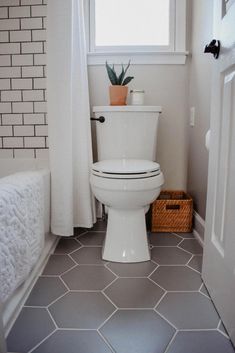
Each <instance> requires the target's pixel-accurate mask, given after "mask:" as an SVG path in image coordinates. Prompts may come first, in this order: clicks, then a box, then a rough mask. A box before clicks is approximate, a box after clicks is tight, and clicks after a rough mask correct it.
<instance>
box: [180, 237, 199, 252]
mask: <svg viewBox="0 0 235 353" xmlns="http://www.w3.org/2000/svg"><path fill="white" fill-rule="evenodd" d="M179 247H180V248H182V249H184V250H187V251H189V252H190V253H192V254H193V255H198V254H202V246H201V245H200V244H199V242H198V241H197V239H184V240H183V241H182V243H181V244H180V245H179Z"/></svg>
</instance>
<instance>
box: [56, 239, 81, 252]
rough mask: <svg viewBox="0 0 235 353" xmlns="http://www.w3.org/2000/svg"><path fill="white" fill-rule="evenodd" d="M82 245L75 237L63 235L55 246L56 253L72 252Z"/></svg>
mask: <svg viewBox="0 0 235 353" xmlns="http://www.w3.org/2000/svg"><path fill="white" fill-rule="evenodd" d="M80 247H81V244H79V242H78V241H77V240H76V239H74V238H71V239H70V238H68V237H62V238H61V239H60V241H59V243H58V245H57V247H56V248H55V251H54V254H70V253H71V252H72V251H74V250H77V249H79V248H80Z"/></svg>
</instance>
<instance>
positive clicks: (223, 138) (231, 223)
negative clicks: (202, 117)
mask: <svg viewBox="0 0 235 353" xmlns="http://www.w3.org/2000/svg"><path fill="white" fill-rule="evenodd" d="M214 3H215V11H214V20H215V21H214V24H215V35H214V36H215V39H217V40H220V41H221V52H220V56H219V58H218V59H217V60H215V59H213V57H212V59H211V60H213V61H214V62H213V65H214V68H213V80H212V98H211V124H210V129H211V141H210V152H209V176H208V195H207V213H206V229H205V248H204V258H203V271H202V277H203V279H204V281H205V284H206V286H207V289H208V291H209V293H210V295H211V297H212V300H213V301H214V304H215V306H216V308H217V310H218V312H219V314H220V316H221V318H222V320H223V321H224V324H225V326H226V329H227V331H228V333H229V334H230V337H231V339H232V341H233V343H234V344H235V0H227V1H226V0H214Z"/></svg>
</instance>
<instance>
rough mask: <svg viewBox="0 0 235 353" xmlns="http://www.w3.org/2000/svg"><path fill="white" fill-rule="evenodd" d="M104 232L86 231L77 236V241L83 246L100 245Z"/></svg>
mask: <svg viewBox="0 0 235 353" xmlns="http://www.w3.org/2000/svg"><path fill="white" fill-rule="evenodd" d="M104 238H105V232H88V233H86V234H84V235H81V236H80V237H79V242H80V243H81V244H83V245H85V246H102V245H103V242H104Z"/></svg>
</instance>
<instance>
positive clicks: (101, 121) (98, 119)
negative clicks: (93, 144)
mask: <svg viewBox="0 0 235 353" xmlns="http://www.w3.org/2000/svg"><path fill="white" fill-rule="evenodd" d="M91 120H95V121H99V122H100V123H104V122H105V117H104V116H100V117H99V118H91Z"/></svg>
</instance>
